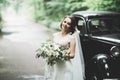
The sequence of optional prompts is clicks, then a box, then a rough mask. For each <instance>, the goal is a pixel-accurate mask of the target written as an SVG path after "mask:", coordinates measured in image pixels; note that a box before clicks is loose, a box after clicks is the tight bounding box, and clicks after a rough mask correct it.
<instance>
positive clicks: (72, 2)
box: [30, 0, 120, 29]
mask: <svg viewBox="0 0 120 80" xmlns="http://www.w3.org/2000/svg"><path fill="white" fill-rule="evenodd" d="M31 4H32V5H31ZM31 4H30V6H31V7H34V18H35V20H36V22H42V23H43V24H45V25H47V26H48V27H51V28H55V29H57V28H59V24H58V23H59V22H61V20H62V19H63V17H64V16H65V15H70V14H71V13H72V12H74V11H78V10H81V11H82V10H106V11H118V12H120V5H119V4H120V0H31ZM57 24H58V25H57Z"/></svg>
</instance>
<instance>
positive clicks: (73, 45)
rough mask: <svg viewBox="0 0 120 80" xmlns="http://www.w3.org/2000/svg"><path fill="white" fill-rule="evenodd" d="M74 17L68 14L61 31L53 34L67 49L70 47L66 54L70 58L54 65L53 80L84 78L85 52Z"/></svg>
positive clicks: (82, 79)
mask: <svg viewBox="0 0 120 80" xmlns="http://www.w3.org/2000/svg"><path fill="white" fill-rule="evenodd" d="M75 26H76V22H75V19H74V17H72V16H66V17H64V19H63V21H62V22H61V25H60V27H61V31H60V32H57V33H54V34H53V41H54V42H55V43H58V44H59V45H61V46H64V47H65V48H66V49H69V48H70V54H69V55H66V56H64V57H65V58H69V60H67V61H64V62H59V63H57V64H55V65H54V66H53V69H54V71H53V75H52V80H84V79H85V69H84V60H83V54H82V49H81V44H80V39H79V33H78V32H77V31H76V28H75Z"/></svg>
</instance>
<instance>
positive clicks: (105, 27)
mask: <svg viewBox="0 0 120 80" xmlns="http://www.w3.org/2000/svg"><path fill="white" fill-rule="evenodd" d="M119 21H120V18H95V19H90V20H89V28H90V31H91V32H101V33H102V32H111V31H114V32H115V31H120V23H119Z"/></svg>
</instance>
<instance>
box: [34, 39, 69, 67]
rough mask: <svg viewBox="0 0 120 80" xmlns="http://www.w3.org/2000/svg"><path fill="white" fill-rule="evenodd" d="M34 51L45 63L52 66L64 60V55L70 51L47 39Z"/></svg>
mask: <svg viewBox="0 0 120 80" xmlns="http://www.w3.org/2000/svg"><path fill="white" fill-rule="evenodd" d="M36 52H37V54H36V56H37V58H39V57H42V58H44V59H46V62H47V64H48V65H50V66H52V65H54V64H55V63H57V62H60V61H65V60H66V59H65V58H64V56H65V55H68V54H69V53H70V49H66V48H65V47H63V46H60V45H59V44H57V43H55V42H53V41H52V40H50V39H49V40H47V41H46V42H44V43H42V44H41V46H40V48H39V49H38V50H37V51H36Z"/></svg>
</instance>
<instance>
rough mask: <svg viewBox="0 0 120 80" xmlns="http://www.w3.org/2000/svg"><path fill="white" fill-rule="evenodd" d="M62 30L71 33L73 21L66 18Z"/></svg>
mask: <svg viewBox="0 0 120 80" xmlns="http://www.w3.org/2000/svg"><path fill="white" fill-rule="evenodd" d="M61 27H62V29H63V30H64V31H69V28H70V27H71V19H70V18H68V17H66V18H65V19H64V20H63V22H62V26H61Z"/></svg>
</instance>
